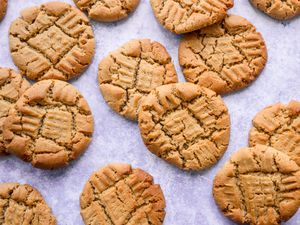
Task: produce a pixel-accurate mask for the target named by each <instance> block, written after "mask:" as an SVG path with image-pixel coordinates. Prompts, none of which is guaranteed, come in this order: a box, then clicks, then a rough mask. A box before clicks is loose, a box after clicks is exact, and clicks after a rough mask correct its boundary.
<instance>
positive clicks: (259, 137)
mask: <svg viewBox="0 0 300 225" xmlns="http://www.w3.org/2000/svg"><path fill="white" fill-rule="evenodd" d="M252 123H253V127H252V128H251V130H250V133H249V145H250V146H255V145H257V144H263V145H268V146H271V147H273V148H276V149H277V150H279V151H282V152H284V153H286V154H287V155H289V156H290V157H291V159H293V160H294V161H295V162H296V163H297V164H298V165H299V166H300V102H297V101H291V102H290V103H289V104H287V105H285V104H282V103H277V104H275V105H272V106H269V107H266V108H264V109H263V110H262V111H260V112H259V113H257V115H256V116H255V117H254V119H253V121H252Z"/></svg>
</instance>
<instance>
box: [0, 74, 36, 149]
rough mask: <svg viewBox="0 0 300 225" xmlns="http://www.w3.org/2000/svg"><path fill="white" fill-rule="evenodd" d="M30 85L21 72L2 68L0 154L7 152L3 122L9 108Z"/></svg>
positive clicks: (0, 78)
mask: <svg viewBox="0 0 300 225" xmlns="http://www.w3.org/2000/svg"><path fill="white" fill-rule="evenodd" d="M29 87H30V84H29V82H28V81H27V80H26V79H24V78H23V77H22V76H21V75H20V74H18V73H16V72H15V71H13V70H11V69H7V68H0V155H3V154H6V148H5V143H4V139H3V123H4V120H5V119H6V117H7V116H8V111H9V109H10V108H11V107H12V106H13V105H14V104H15V103H16V101H17V100H18V99H19V98H20V96H21V95H22V94H23V93H24V91H25V90H27V89H28V88H29Z"/></svg>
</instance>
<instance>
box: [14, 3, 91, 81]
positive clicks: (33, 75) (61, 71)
mask: <svg viewBox="0 0 300 225" xmlns="http://www.w3.org/2000/svg"><path fill="white" fill-rule="evenodd" d="M9 44H10V51H11V55H12V59H13V61H14V63H15V64H16V66H17V67H18V68H19V69H20V71H21V73H22V74H23V75H25V76H27V77H28V78H30V79H32V80H44V79H59V80H69V79H72V78H74V77H76V76H78V75H79V74H80V73H82V72H83V71H84V70H85V69H86V68H87V66H88V65H89V64H90V63H91V61H92V58H93V55H94V49H95V40H94V34H93V30H92V27H91V25H90V23H89V20H88V18H87V17H86V16H85V15H84V13H82V12H81V11H79V10H78V9H76V8H74V7H72V6H70V5H68V4H66V3H62V2H50V3H45V4H42V5H41V6H40V7H31V8H27V9H25V10H23V11H22V13H21V17H19V18H17V19H16V20H15V21H13V23H12V24H11V26H10V30H9Z"/></svg>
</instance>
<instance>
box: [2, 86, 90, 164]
mask: <svg viewBox="0 0 300 225" xmlns="http://www.w3.org/2000/svg"><path fill="white" fill-rule="evenodd" d="M93 129H94V128H93V116H92V113H91V110H90V108H89V106H88V103H87V102H86V100H85V99H84V98H83V96H82V95H81V94H80V93H79V91H78V90H77V89H76V88H75V87H73V86H72V85H71V84H68V83H66V82H64V81H59V80H44V81H40V82H37V83H36V84H34V85H32V86H31V87H30V88H29V89H28V90H27V91H25V93H24V94H23V95H22V96H21V98H20V99H19V100H18V101H17V102H16V104H15V106H14V107H13V108H11V110H10V111H9V116H8V117H7V119H6V120H5V122H4V133H3V137H4V140H5V141H6V142H7V145H6V146H7V150H8V152H9V153H13V154H15V155H16V156H18V157H19V158H21V159H23V160H24V161H28V162H30V163H31V164H32V165H33V166H35V167H38V168H42V169H54V168H58V167H62V166H66V165H67V164H68V163H69V162H70V161H71V160H74V159H76V158H77V157H78V156H79V155H80V154H81V153H82V152H84V150H85V149H86V148H87V146H88V144H89V143H90V141H91V138H92V137H91V136H92V133H93Z"/></svg>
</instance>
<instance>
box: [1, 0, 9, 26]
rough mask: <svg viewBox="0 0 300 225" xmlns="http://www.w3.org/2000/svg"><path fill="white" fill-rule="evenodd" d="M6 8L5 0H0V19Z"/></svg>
mask: <svg viewBox="0 0 300 225" xmlns="http://www.w3.org/2000/svg"><path fill="white" fill-rule="evenodd" d="M6 9H7V0H0V21H1V20H2V19H3V17H4V16H5V13H6Z"/></svg>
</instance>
